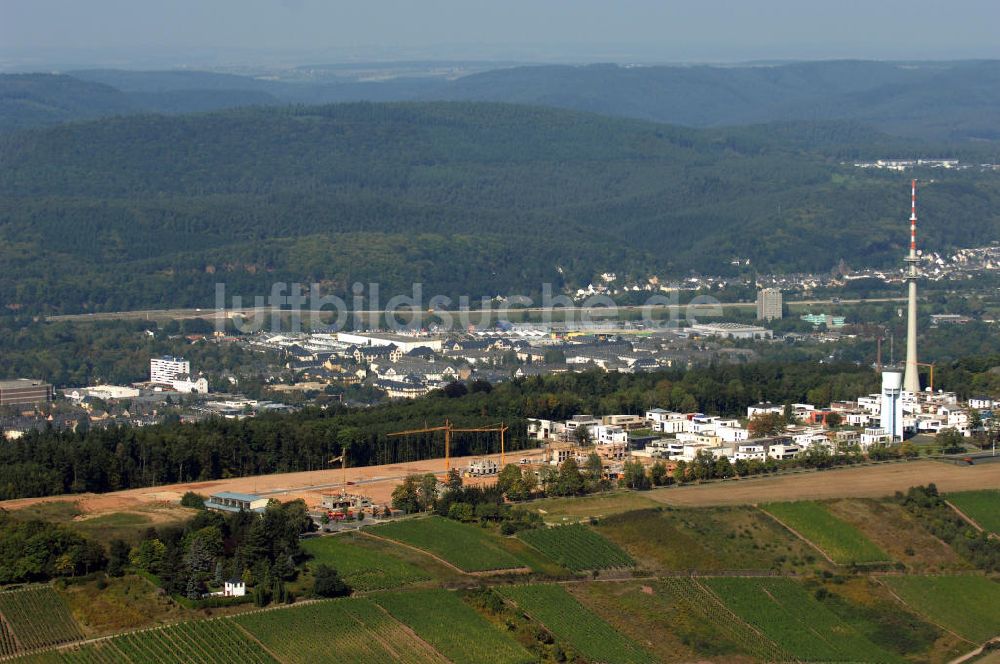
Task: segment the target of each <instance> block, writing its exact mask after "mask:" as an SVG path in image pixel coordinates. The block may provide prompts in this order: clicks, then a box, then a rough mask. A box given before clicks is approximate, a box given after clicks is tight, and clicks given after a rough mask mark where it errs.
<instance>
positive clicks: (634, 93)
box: [0, 60, 1000, 143]
mask: <svg viewBox="0 0 1000 664" xmlns="http://www.w3.org/2000/svg"><path fill="white" fill-rule="evenodd" d="M399 65H400V63H383V64H382V65H381V67H382V68H383V69H379V68H378V67H379V65H372V66H371V67H369V68H366V72H365V73H366V74H367V75H369V77H370V76H371V74H372V73H373V71H374V72H381V73H382V74H384V76H382V77H380V78H381V79H382V80H378V81H373V80H367V79H359V78H351V77H349V76H346V75H344V72H337V71H336V70H335V71H334V73H329V72H328V74H327V75H323V74H317V68H313V67H309V68H305V69H307V71H305V72H294V71H292V72H286V74H287V75H288V76H289V80H274V78H273V77H271V76H268V77H251V76H237V75H232V74H220V73H214V72H199V71H189V70H183V71H145V72H144V71H121V70H92V71H79V72H70V75H69V76H51V75H20V76H2V75H0V131H7V130H10V129H18V128H23V127H25V126H36V125H48V124H52V123H54V122H61V121H66V120H73V119H86V118H94V117H100V116H108V115H115V114H120V113H135V112H143V111H148V112H164V113H183V112H192V111H208V110H214V109H223V108H235V107H240V106H249V105H287V104H290V103H308V104H324V103H340V102H349V101H375V102H380V101H493V102H505V103H520V104H532V105H539V106H549V107H556V108H565V109H569V110H576V111H587V112H596V113H602V114H606V115H612V116H617V117H628V118H636V119H643V120H652V121H657V122H665V123H672V124H680V125H685V126H692V127H718V126H732V125H741V126H742V125H748V124H758V123H770V122H815V121H825V120H850V121H856V122H859V123H864V124H866V125H868V126H870V127H873V128H877V129H879V130H881V131H884V132H887V133H890V134H893V135H898V136H907V137H917V138H924V139H931V140H945V141H951V142H957V143H970V142H981V141H997V140H1000V61H949V62H873V61H860V60H859V61H852V60H840V61H837V60H834V61H819V62H798V63H785V64H770V65H764V64H757V65H733V66H709V65H701V66H628V65H621V66H620V65H614V64H597V65H585V66H573V65H544V66H520V67H503V66H499V65H497V68H496V69H493V70H491V71H485V72H482V73H476V74H472V75H467V76H463V77H460V78H457V79H454V80H449V79H446V78H442V77H436V76H422V77H420V76H416V75H414V74H413V71H414V70H413V69H412V68H404V69H403V70H400V69H399ZM483 66H484V65H483V63H480V68H482V67H483ZM485 66H490V65H485ZM428 67H430V65H428ZM372 68H374V69H372ZM319 69H320V70H322V68H319ZM400 71H404V72H409V77H407V75H406V74H405V73H404V75H400V76H397V74H398V73H399V72H400ZM28 88H30V89H28ZM109 92H113V93H114V94H115V96H116V99H113V100H111V99H109V98H108V97H109Z"/></svg>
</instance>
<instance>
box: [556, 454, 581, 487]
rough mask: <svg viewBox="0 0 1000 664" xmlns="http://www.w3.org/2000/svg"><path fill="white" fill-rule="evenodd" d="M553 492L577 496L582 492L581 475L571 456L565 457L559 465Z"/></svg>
mask: <svg viewBox="0 0 1000 664" xmlns="http://www.w3.org/2000/svg"><path fill="white" fill-rule="evenodd" d="M555 493H556V495H559V496H577V495H579V494H581V493H583V475H582V474H581V473H580V467H579V466H578V465H577V463H576V459H574V458H573V457H570V458H568V459H566V460H565V461H563V462H562V465H560V466H559V475H558V478H557V480H556V490H555Z"/></svg>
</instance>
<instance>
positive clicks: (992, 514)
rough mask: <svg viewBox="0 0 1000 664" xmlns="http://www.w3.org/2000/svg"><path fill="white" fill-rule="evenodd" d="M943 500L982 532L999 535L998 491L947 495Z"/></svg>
mask: <svg viewBox="0 0 1000 664" xmlns="http://www.w3.org/2000/svg"><path fill="white" fill-rule="evenodd" d="M945 498H946V499H947V500H948V502H950V503H951V504H952V505H954V506H955V507H957V508H958V509H960V510H962V513H963V514H965V516H967V517H969V518H970V519H972V520H973V521H975V522H976V523H978V524H979V525H980V526H982V527H983V530H988V531H990V532H993V533H1000V489H987V490H984V491H963V492H961V493H949V494H948V495H947V496H945Z"/></svg>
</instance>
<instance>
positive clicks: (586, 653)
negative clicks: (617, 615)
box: [499, 584, 656, 664]
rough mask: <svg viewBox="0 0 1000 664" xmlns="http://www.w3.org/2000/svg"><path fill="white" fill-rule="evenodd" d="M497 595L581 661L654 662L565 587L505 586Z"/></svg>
mask: <svg viewBox="0 0 1000 664" xmlns="http://www.w3.org/2000/svg"><path fill="white" fill-rule="evenodd" d="M499 590H500V593H501V594H502V595H504V596H505V597H507V598H508V599H510V600H512V601H513V602H514V603H515V604H517V606H518V608H519V609H520V610H521V611H523V612H524V613H526V614H527V615H528V616H529V617H530V618H531V619H532V620H535V621H538V622H540V623H542V624H543V625H544V626H545V627H546V629H548V630H549V631H551V632H552V633H553V634H555V636H556V638H558V639H560V640H562V641H565V642H567V643H569V644H570V645H572V647H573V648H575V649H576V650H577V651H578V652H579V653H580V654H581V655H582V656H583V657H584V658H586V659H587V660H588V661H593V662H607V663H608V664H645V663H646V662H655V661H656V660H655V659H654V658H653V657H652V655H650V654H649V653H648V652H646V651H645V650H644V649H643V648H641V647H640V646H639V645H638V644H637V643H635V642H633V641H631V640H629V639H627V638H625V637H624V636H622V635H621V634H620V633H619V632H618V631H616V630H615V629H614V628H613V627H611V625H609V624H608V623H606V622H604V621H603V620H601V619H600V618H599V617H598V616H597V615H595V614H594V613H593V612H591V611H590V610H588V609H587V608H586V607H584V606H583V605H582V604H580V602H578V601H577V600H576V599H575V598H574V597H573V596H572V595H570V594H569V593H568V592H567V591H566V589H565V588H563V587H562V586H558V585H552V584H539V585H530V586H529V585H524V586H505V587H502V588H500V589H499Z"/></svg>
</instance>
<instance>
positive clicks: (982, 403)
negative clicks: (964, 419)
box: [969, 397, 1000, 410]
mask: <svg viewBox="0 0 1000 664" xmlns="http://www.w3.org/2000/svg"><path fill="white" fill-rule="evenodd" d="M998 405H1000V401H994V400H993V399H991V398H990V397H972V398H971V399H969V408H975V409H976V410H988V409H990V408H994V407H996V406H998Z"/></svg>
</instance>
